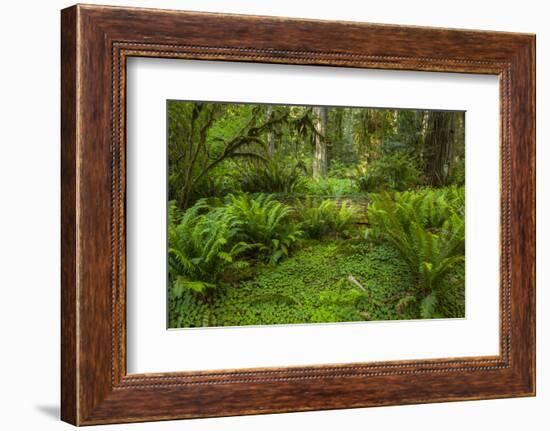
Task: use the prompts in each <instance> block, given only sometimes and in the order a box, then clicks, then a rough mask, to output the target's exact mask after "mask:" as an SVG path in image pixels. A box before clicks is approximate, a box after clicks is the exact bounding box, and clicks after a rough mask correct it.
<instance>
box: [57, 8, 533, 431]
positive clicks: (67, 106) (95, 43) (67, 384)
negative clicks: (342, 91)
mask: <svg viewBox="0 0 550 431" xmlns="http://www.w3.org/2000/svg"><path fill="white" fill-rule="evenodd" d="M61 17H62V26H61V50H62V56H61V57H62V61H61V71H62V93H61V107H62V112H61V123H62V134H61V139H62V148H61V161H62V164H61V169H62V180H61V188H62V217H61V226H62V247H61V253H62V297H61V305H62V325H61V339H62V345H61V350H62V364H61V365H62V373H61V375H62V378H61V388H62V391H61V417H62V419H63V420H65V421H67V422H70V423H72V424H75V425H88V424H101V423H113V422H135V421H147V420H161V419H177V418H192V417H208V416H226V415H240V414H255V413H272V412H288V411H305V410H318V409H338V408H351V407H365V406H381V405H389V404H411V403H424V402H441V401H450V400H472V399H480V398H501V397H512V396H531V395H534V393H535V36H534V35H527V34H512V33H500V32H486V31H465V30H448V29H436V28H422V27H402V26H390V25H375V24H362V23H353V22H330V21H312V20H296V19H286V18H273V17H254V16H239V15H219V14H207V13H196V12H178V11H167V10H153V9H150V10H148V9H133V8H119V7H103V6H82V5H77V6H73V7H70V8H68V9H65V10H63V11H62V14H61ZM129 56H146V57H166V58H187V59H200V60H224V61H245V62H263V63H287V64H302V65H303V64H307V65H331V66H346V67H359V68H376V69H405V70H419V71H444V72H465V73H482V74H494V75H498V76H499V77H500V106H501V220H500V224H501V268H500V273H501V283H500V284H501V285H500V289H501V298H500V299H501V300H500V304H501V307H500V316H501V319H500V320H501V331H500V337H501V342H500V354H499V355H498V356H495V357H466V358H444V359H438V360H423V361H401V362H381V363H364V364H342V365H327V366H304V367H293V368H268V369H243V370H227V371H222V372H220V371H208V370H205V371H203V372H181V373H160V374H154V375H153V374H141V375H135V374H132V375H127V373H126V366H125V354H126V353H125V333H126V331H125V288H126V286H125V96H126V95H125V91H126V89H125V65H126V59H127V58H128V57H129Z"/></svg>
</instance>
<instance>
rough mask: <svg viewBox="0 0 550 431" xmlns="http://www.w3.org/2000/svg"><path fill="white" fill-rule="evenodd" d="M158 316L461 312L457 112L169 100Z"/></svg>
mask: <svg viewBox="0 0 550 431" xmlns="http://www.w3.org/2000/svg"><path fill="white" fill-rule="evenodd" d="M167 110H168V186H169V187H168V188H169V203H168V263H169V291H168V298H169V301H168V307H169V313H168V315H169V326H170V327H176V328H178V327H203V326H228V325H231V326H241V325H264V324H290V323H313V322H346V321H365V320H394V319H418V318H450V317H463V316H464V251H465V250H464V238H465V237H464V235H465V232H464V226H465V217H464V214H465V213H464V211H465V197H464V182H465V167H464V161H465V145H464V113H463V112H445V111H422V110H395V109H374V108H341V107H311V106H288V105H254V104H229V103H210V102H204V103H201V102H181V101H169V102H168V105H167Z"/></svg>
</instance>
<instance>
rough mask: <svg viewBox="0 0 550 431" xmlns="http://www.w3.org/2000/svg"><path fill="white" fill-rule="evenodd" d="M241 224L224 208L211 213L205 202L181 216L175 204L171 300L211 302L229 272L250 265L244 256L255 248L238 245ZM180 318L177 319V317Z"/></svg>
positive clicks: (171, 223) (170, 230)
mask: <svg viewBox="0 0 550 431" xmlns="http://www.w3.org/2000/svg"><path fill="white" fill-rule="evenodd" d="M240 225H241V222H240V221H239V220H238V219H237V217H235V216H234V215H232V214H230V213H229V212H227V211H225V210H223V208H216V209H210V208H209V206H208V205H207V204H206V202H205V201H204V200H201V201H199V202H197V203H196V204H195V205H194V206H193V207H191V208H189V209H188V210H187V211H185V212H184V213H183V214H181V213H180V212H179V211H178V210H177V207H176V204H175V202H173V201H171V202H170V203H169V206H168V244H169V245H168V273H169V280H170V291H169V297H170V299H171V300H172V301H175V302H177V301H179V300H182V299H184V296H185V295H186V294H189V293H191V294H193V296H195V297H197V298H199V299H201V300H203V301H209V300H210V299H211V296H212V292H213V291H214V290H215V289H217V288H219V287H220V277H221V275H222V274H223V272H224V271H225V270H226V269H228V268H238V267H241V266H243V265H247V263H246V262H245V261H244V260H241V259H240V256H242V254H243V253H244V252H246V251H248V250H250V249H251V248H252V247H253V246H251V245H250V244H247V243H246V242H244V241H235V238H236V235H237V233H238V232H239V227H240ZM175 318H177V317H175Z"/></svg>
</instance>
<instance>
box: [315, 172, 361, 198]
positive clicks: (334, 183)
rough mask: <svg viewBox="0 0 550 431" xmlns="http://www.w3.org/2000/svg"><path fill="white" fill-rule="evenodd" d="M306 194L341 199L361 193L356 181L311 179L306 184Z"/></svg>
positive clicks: (346, 179)
mask: <svg viewBox="0 0 550 431" xmlns="http://www.w3.org/2000/svg"><path fill="white" fill-rule="evenodd" d="M305 188H306V192H308V193H309V194H311V195H314V196H331V197H341V196H347V195H353V194H356V193H357V192H358V191H359V188H358V187H357V184H356V182H355V181H354V180H352V179H348V178H331V177H327V178H320V179H318V180H313V179H310V180H308V181H307V183H306V186H305Z"/></svg>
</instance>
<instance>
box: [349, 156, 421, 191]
mask: <svg viewBox="0 0 550 431" xmlns="http://www.w3.org/2000/svg"><path fill="white" fill-rule="evenodd" d="M421 181H422V174H421V172H420V170H419V169H418V167H417V166H416V164H415V162H414V159H413V158H412V157H411V155H410V154H408V153H406V152H404V151H397V152H394V153H390V154H385V155H382V156H380V157H379V158H377V159H375V160H374V161H372V162H371V163H370V164H368V165H367V167H366V168H364V169H358V170H357V175H356V182H357V186H358V187H359V189H360V190H363V191H366V192H376V191H380V190H384V189H389V190H397V191H403V190H406V189H409V188H413V187H415V186H417V185H418V184H421Z"/></svg>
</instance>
